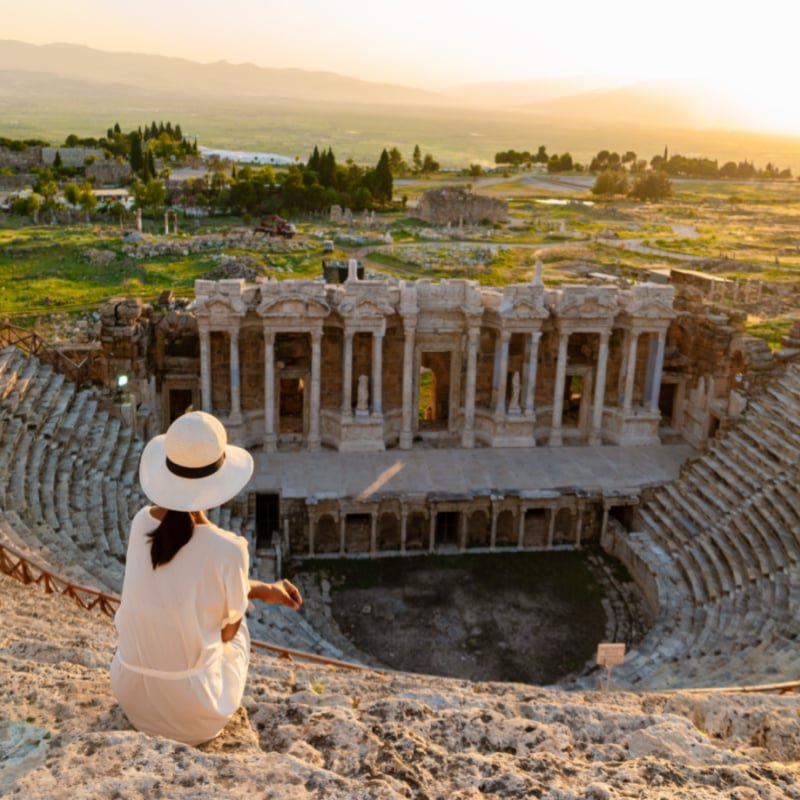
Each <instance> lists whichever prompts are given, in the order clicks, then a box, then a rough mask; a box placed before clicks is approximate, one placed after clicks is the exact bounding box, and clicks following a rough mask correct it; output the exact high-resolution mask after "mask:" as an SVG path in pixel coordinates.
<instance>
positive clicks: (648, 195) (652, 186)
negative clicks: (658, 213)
mask: <svg viewBox="0 0 800 800" xmlns="http://www.w3.org/2000/svg"><path fill="white" fill-rule="evenodd" d="M670 194H672V183H670V180H669V178H668V177H667V173H666V172H661V171H656V170H651V171H650V172H648V173H646V174H644V175H642V176H641V177H639V178H637V180H636V182H635V183H634V184H633V188H632V189H631V190H630V192H629V193H628V196H629V197H634V198H636V199H637V200H643V201H650V200H663V199H664V198H665V197H668V196H669V195H670Z"/></svg>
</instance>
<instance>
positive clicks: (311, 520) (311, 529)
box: [307, 506, 317, 556]
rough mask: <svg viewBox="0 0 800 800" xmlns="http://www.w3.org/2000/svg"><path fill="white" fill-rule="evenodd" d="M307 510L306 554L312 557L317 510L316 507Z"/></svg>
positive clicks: (309, 507)
mask: <svg viewBox="0 0 800 800" xmlns="http://www.w3.org/2000/svg"><path fill="white" fill-rule="evenodd" d="M307 508H308V554H309V555H310V556H313V555H314V538H315V535H316V532H317V509H316V506H307Z"/></svg>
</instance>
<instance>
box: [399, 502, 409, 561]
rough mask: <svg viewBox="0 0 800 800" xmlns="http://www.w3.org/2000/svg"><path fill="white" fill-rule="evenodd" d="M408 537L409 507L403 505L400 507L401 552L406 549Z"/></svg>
mask: <svg viewBox="0 0 800 800" xmlns="http://www.w3.org/2000/svg"><path fill="white" fill-rule="evenodd" d="M407 538H408V509H407V508H406V507H405V506H403V507H402V508H401V509H400V552H401V553H405V551H406V539H407Z"/></svg>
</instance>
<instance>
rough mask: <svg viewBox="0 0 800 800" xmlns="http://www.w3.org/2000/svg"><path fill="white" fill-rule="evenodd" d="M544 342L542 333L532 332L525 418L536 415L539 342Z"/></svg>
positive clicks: (526, 385)
mask: <svg viewBox="0 0 800 800" xmlns="http://www.w3.org/2000/svg"><path fill="white" fill-rule="evenodd" d="M541 340H542V332H541V331H531V339H530V343H529V345H528V347H529V352H528V380H527V383H526V384H525V416H526V417H532V416H534V414H535V413H536V408H535V398H536V370H537V367H538V364H539V342H540V341H541Z"/></svg>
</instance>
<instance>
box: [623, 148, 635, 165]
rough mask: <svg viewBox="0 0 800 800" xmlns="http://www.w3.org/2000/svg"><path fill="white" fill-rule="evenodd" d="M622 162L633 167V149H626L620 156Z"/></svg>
mask: <svg viewBox="0 0 800 800" xmlns="http://www.w3.org/2000/svg"><path fill="white" fill-rule="evenodd" d="M622 163H623V164H630V165H631V166H630V169H633V166H634V164H636V153H634V152H633V150H627V151H626V152H625V155H623V156H622Z"/></svg>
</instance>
